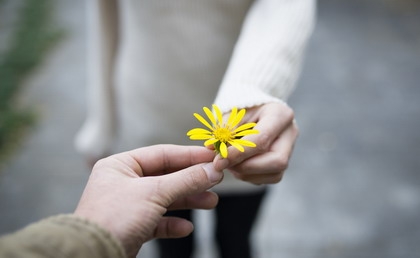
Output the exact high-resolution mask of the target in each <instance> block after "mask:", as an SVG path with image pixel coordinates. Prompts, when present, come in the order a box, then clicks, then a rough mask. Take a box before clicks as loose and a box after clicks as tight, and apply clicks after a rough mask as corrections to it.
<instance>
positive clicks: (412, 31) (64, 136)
mask: <svg viewBox="0 0 420 258" xmlns="http://www.w3.org/2000/svg"><path fill="white" fill-rule="evenodd" d="M415 2H416V1H414V0H411V1H410V0H405V1H382V0H371V1H365V0H352V1H344V0H341V1H337V0H320V1H319V12H318V13H319V17H318V24H317V28H316V31H315V34H314V36H313V39H312V41H311V44H310V47H309V49H308V56H307V60H306V64H305V67H304V70H303V75H302V79H301V81H300V86H299V88H298V90H297V91H296V92H295V94H294V96H293V97H292V99H291V102H290V103H291V105H292V106H293V107H294V108H295V110H296V117H297V119H298V122H299V125H300V128H301V137H300V139H299V141H298V145H297V146H296V150H295V155H294V157H293V162H292V165H291V167H290V169H289V171H288V173H287V175H286V176H285V178H284V181H283V182H282V183H281V184H279V185H276V186H275V187H273V189H272V192H271V195H270V196H269V198H268V199H267V200H266V203H265V206H264V209H263V211H262V213H261V218H260V221H259V223H258V225H257V227H256V230H255V237H254V240H255V241H254V243H255V245H256V247H257V250H258V254H257V255H256V257H263V258H266V257H268V258H271V257H273V258H274V257H294V258H304V257H323V258H325V257H340V258H341V257H349V258H350V257H369V258H372V257H380V258H387V257H389V258H391V257H407V258H411V257H420V246H419V244H418V243H420V173H419V172H420V101H419V98H420V5H419V4H416V3H415ZM83 14H84V1H81V0H78V1H65V0H57V17H58V22H59V23H60V24H62V25H63V26H64V27H65V28H66V29H67V30H68V38H67V39H66V40H65V41H64V42H62V44H60V46H59V47H58V48H56V49H55V50H54V51H53V53H52V54H51V55H50V56H49V58H48V60H47V61H46V62H45V63H44V65H43V66H42V67H40V68H39V70H38V71H36V72H35V73H34V75H33V76H32V77H31V78H29V79H28V81H27V83H26V90H25V91H24V94H23V95H24V96H23V99H22V101H23V103H26V104H28V105H35V107H36V108H37V110H38V111H39V114H40V119H39V124H38V126H37V127H36V128H35V129H34V130H33V131H32V132H31V133H30V135H29V136H28V137H27V139H26V140H25V142H24V143H23V145H22V146H21V148H20V149H19V150H18V151H17V153H16V155H15V156H14V157H13V158H12V159H11V160H10V162H8V163H7V164H6V166H5V167H3V168H2V171H1V173H0V233H7V232H10V231H13V230H15V229H17V228H20V227H22V226H23V225H25V224H27V223H29V222H32V221H35V220H37V219H40V218H42V217H44V216H48V215H52V214H57V213H62V212H70V211H72V210H73V209H74V207H75V205H76V203H77V200H78V198H79V196H80V194H81V191H82V190H83V186H84V183H85V182H86V179H87V171H86V167H85V166H84V164H83V162H82V160H81V159H80V157H79V156H78V155H77V154H76V153H75V152H74V149H73V146H72V140H73V136H74V134H75V132H76V130H77V129H78V127H79V126H80V124H81V123H82V121H83V114H84V96H85V94H84V92H85V88H84V84H85V63H84V57H85V45H84V40H85V36H86V35H85V31H84V22H85V21H84V16H83ZM0 32H1V31H0ZM200 215H201V217H200V218H201V219H200V221H199V243H200V246H201V248H200V251H199V253H198V255H197V257H214V256H213V255H214V253H213V251H212V248H213V247H212V245H211V241H210V239H211V238H210V235H209V230H210V227H211V223H212V222H211V219H210V214H208V213H200ZM153 253H154V252H153V245H148V246H146V247H145V249H144V250H143V252H142V254H144V256H143V257H154V255H153Z"/></svg>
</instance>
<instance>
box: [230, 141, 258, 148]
mask: <svg viewBox="0 0 420 258" xmlns="http://www.w3.org/2000/svg"><path fill="white" fill-rule="evenodd" d="M233 141H234V142H235V143H237V144H240V145H243V146H247V147H255V146H257V145H256V144H255V143H253V142H251V141H247V140H242V139H235V140H233Z"/></svg>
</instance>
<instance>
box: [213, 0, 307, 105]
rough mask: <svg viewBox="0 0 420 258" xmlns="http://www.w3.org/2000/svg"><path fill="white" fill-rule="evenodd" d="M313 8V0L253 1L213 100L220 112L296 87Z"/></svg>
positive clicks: (260, 101) (268, 99) (258, 102)
mask: <svg viewBox="0 0 420 258" xmlns="http://www.w3.org/2000/svg"><path fill="white" fill-rule="evenodd" d="M314 12H315V3H314V0H259V1H256V2H255V3H254V5H253V6H252V7H251V9H250V11H249V13H248V15H247V17H246V19H245V21H244V24H243V27H242V30H241V34H240V36H239V38H238V41H237V43H236V46H235V49H234V52H233V55H232V58H231V61H230V63H229V66H228V69H227V71H226V75H225V77H224V79H223V81H222V84H221V86H220V90H219V92H218V95H217V97H216V100H215V103H216V104H217V105H218V106H219V107H220V108H221V110H222V111H223V112H226V111H228V110H229V109H230V108H232V107H233V106H237V107H238V108H245V107H252V106H257V105H261V104H264V103H268V102H273V101H274V102H279V101H280V99H282V100H284V101H285V100H286V99H287V97H288V96H289V95H290V93H291V92H292V90H293V88H294V87H295V83H296V80H297V77H298V74H299V69H300V64H301V61H302V56H303V52H304V48H305V46H306V43H307V40H308V38H309V36H310V33H311V31H312V28H313V23H314ZM232 96H237V98H233V97H232Z"/></svg>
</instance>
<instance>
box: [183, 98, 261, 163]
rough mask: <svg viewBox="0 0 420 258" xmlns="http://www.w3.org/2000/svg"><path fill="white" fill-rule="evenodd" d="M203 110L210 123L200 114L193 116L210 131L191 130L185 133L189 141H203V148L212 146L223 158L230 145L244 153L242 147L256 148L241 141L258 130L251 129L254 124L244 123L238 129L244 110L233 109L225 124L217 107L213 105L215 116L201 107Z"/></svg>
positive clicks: (250, 143)
mask: <svg viewBox="0 0 420 258" xmlns="http://www.w3.org/2000/svg"><path fill="white" fill-rule="evenodd" d="M203 110H204V112H205V113H206V115H207V117H208V119H209V120H210V123H209V122H208V121H207V120H206V119H204V117H202V116H201V115H200V114H197V113H194V116H195V118H197V120H198V121H200V122H201V123H202V124H203V125H205V126H206V127H207V128H208V129H210V130H207V129H203V128H194V129H191V130H190V131H188V132H187V136H189V137H190V139H191V140H205V142H204V146H210V145H212V144H213V145H214V149H215V151H216V152H217V153H220V155H221V156H222V157H223V158H226V157H227V156H228V152H227V147H228V146H229V145H232V146H233V147H235V148H236V149H238V150H239V151H241V152H244V147H242V146H246V147H255V146H256V144H255V143H253V142H251V141H247V140H243V139H241V138H242V137H243V136H246V135H250V134H257V133H258V130H255V129H253V128H254V126H255V125H256V123H246V124H243V125H241V126H239V127H238V125H239V123H240V122H241V120H242V118H243V117H244V115H245V112H246V111H245V109H241V110H239V112H238V109H237V108H236V107H234V108H233V109H232V112H231V113H230V116H229V119H228V120H227V122H226V123H224V121H223V117H222V112H221V111H220V109H219V107H218V106H216V105H213V110H214V112H215V114H214V113H213V112H212V111H210V109H209V108H207V107H203Z"/></svg>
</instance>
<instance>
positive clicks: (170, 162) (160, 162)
mask: <svg viewBox="0 0 420 258" xmlns="http://www.w3.org/2000/svg"><path fill="white" fill-rule="evenodd" d="M128 154H129V155H130V156H131V157H132V158H134V160H135V161H136V162H137V166H139V167H137V168H136V169H135V168H133V169H134V170H135V171H136V173H137V174H139V175H140V176H157V175H163V174H168V173H171V172H174V171H178V170H181V169H184V168H186V167H189V166H192V165H195V164H199V163H203V162H210V161H212V160H213V159H214V152H213V151H211V150H209V149H207V148H205V147H199V146H180V145H169V144H168V145H154V146H149V147H144V148H139V149H135V150H132V151H129V152H128Z"/></svg>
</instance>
